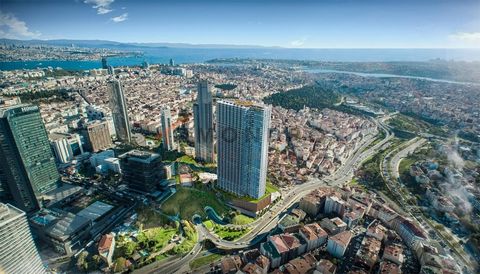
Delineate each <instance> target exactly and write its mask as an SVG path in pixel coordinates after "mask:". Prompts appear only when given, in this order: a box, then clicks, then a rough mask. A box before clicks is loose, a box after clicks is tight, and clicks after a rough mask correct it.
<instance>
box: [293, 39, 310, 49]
mask: <svg viewBox="0 0 480 274" xmlns="http://www.w3.org/2000/svg"><path fill="white" fill-rule="evenodd" d="M306 41H307V38H301V39H298V40H293V41H291V42H290V45H291V46H292V47H302V46H303V45H305V42H306Z"/></svg>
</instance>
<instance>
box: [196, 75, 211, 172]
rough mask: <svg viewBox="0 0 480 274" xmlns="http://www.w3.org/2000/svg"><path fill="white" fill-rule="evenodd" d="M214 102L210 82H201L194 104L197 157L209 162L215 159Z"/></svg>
mask: <svg viewBox="0 0 480 274" xmlns="http://www.w3.org/2000/svg"><path fill="white" fill-rule="evenodd" d="M212 104H213V99H212V94H211V93H210V88H209V85H208V82H207V81H201V82H199V83H198V94H197V102H195V104H193V119H194V122H195V127H194V129H195V157H196V158H197V159H198V160H200V161H203V162H207V163H212V162H213V161H214V149H213V110H212Z"/></svg>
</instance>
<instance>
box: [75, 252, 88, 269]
mask: <svg viewBox="0 0 480 274" xmlns="http://www.w3.org/2000/svg"><path fill="white" fill-rule="evenodd" d="M87 257H88V252H87V251H83V252H82V253H80V255H78V258H77V268H78V269H79V270H81V271H87V270H88V262H87Z"/></svg>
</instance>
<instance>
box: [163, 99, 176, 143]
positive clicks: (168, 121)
mask: <svg viewBox="0 0 480 274" xmlns="http://www.w3.org/2000/svg"><path fill="white" fill-rule="evenodd" d="M160 120H161V121H162V141H163V147H164V148H165V149H166V150H174V149H175V140H174V139H173V128H172V114H171V113H170V108H169V107H164V108H162V110H161V112H160Z"/></svg>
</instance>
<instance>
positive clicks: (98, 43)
mask: <svg viewBox="0 0 480 274" xmlns="http://www.w3.org/2000/svg"><path fill="white" fill-rule="evenodd" d="M0 43H1V44H15V45H48V46H60V47H70V46H71V45H72V44H74V45H75V46H76V47H85V48H111V49H135V48H139V49H142V48H205V49H207V48H223V49H227V48H229V49H242V48H269V47H263V46H256V45H230V44H189V43H122V42H115V41H108V40H71V39H58V40H16V39H4V38H2V39H0ZM271 48H278V47H271Z"/></svg>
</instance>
